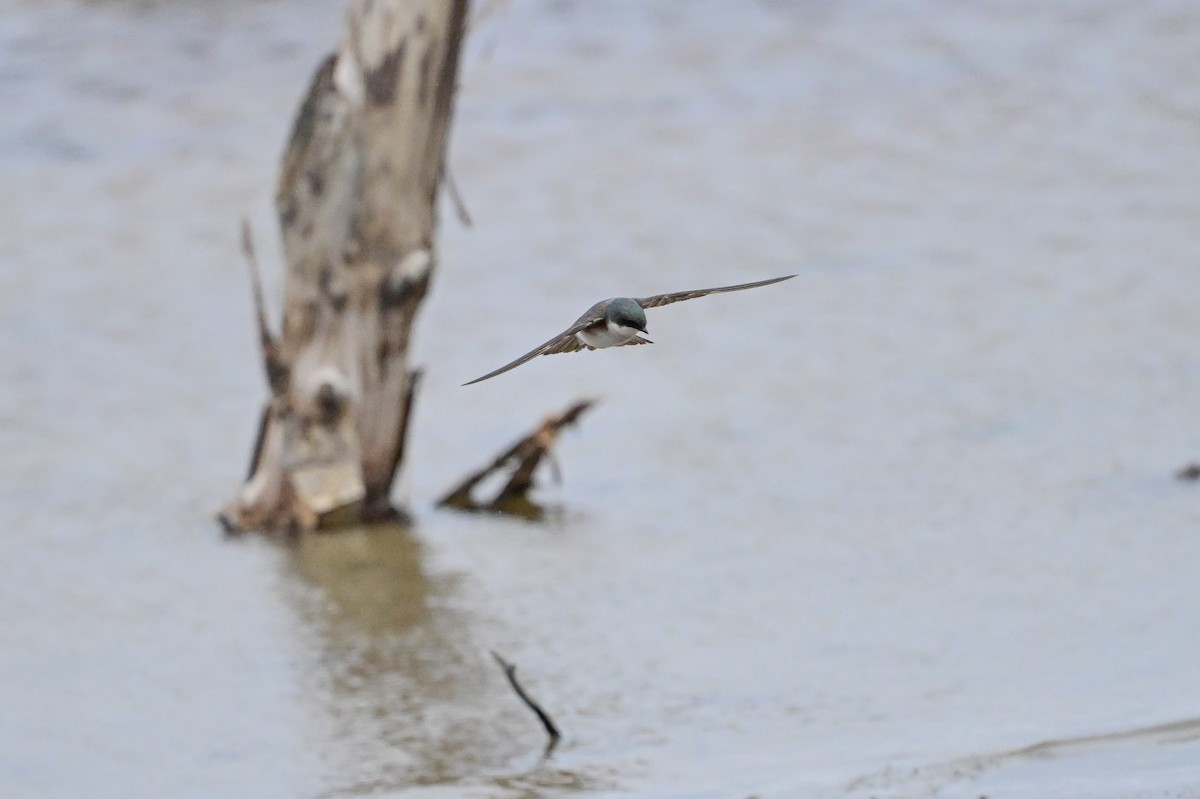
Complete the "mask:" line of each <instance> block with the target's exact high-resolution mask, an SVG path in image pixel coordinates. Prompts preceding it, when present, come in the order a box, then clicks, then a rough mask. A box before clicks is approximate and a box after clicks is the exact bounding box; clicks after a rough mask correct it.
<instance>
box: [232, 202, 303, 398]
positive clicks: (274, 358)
mask: <svg viewBox="0 0 1200 799" xmlns="http://www.w3.org/2000/svg"><path fill="white" fill-rule="evenodd" d="M242 254H243V255H245V256H246V265H247V266H249V267H250V288H251V291H253V292H254V316H255V319H256V320H257V322H258V342H259V344H260V345H262V355H263V368H264V369H265V370H266V373H267V383H268V385H270V387H271V394H272V396H275V397H282V396H283V395H284V393H286V391H287V386H288V381H289V380H290V379H291V369H289V368H288V365H287V362H286V361H285V360H284V358H283V352H282V350H281V349H280V347H279V342H278V341H277V340H276V338H275V336H274V334H273V333H271V326H270V325H269V324H268V323H267V304H266V301H265V300H264V299H263V288H262V273H261V272H260V271H259V268H258V256H257V255H256V254H255V252H254V236H253V234H252V233H251V231H250V220H248V219H246V218H245V217H243V218H242Z"/></svg>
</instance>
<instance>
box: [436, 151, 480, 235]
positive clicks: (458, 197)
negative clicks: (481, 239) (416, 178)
mask: <svg viewBox="0 0 1200 799" xmlns="http://www.w3.org/2000/svg"><path fill="white" fill-rule="evenodd" d="M442 180H443V181H444V182H445V184H446V191H447V192H449V194H450V202H452V203H453V204H454V212H455V213H456V214H458V221H459V222H461V223H462V224H463V227H474V225H475V223H474V222H473V221H472V220H471V214H470V212H469V211H467V204H466V203H465V202H464V201H463V196H462V193H461V192H460V191H459V190H458V182H457V181H455V180H454V175H453V174H452V173H451V172H450V165H449V164H447V163H446V162H445V161H443V162H442Z"/></svg>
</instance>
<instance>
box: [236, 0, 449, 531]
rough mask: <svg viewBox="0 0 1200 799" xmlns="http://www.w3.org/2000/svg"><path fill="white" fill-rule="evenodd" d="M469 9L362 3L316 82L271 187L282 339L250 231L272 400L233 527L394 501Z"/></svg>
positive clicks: (314, 517)
mask: <svg viewBox="0 0 1200 799" xmlns="http://www.w3.org/2000/svg"><path fill="white" fill-rule="evenodd" d="M466 11H467V0H352V2H351V5H350V10H349V13H348V17H347V24H346V31H345V34H344V35H343V38H342V42H341V46H340V47H339V49H338V51H337V53H336V54H334V55H331V56H330V57H329V58H327V59H326V60H325V62H324V63H323V64H322V65H321V67H320V68H319V69H318V70H317V73H316V75H315V77H314V78H313V81H312V85H311V87H310V88H309V92H308V96H307V98H306V99H305V100H304V103H303V105H302V106H301V108H300V111H299V113H298V115H297V117H296V121H295V124H294V127H293V130H292V135H291V139H290V141H289V142H288V145H287V149H286V151H285V152H284V156H283V164H282V169H281V172H280V176H279V185H278V189H277V191H276V196H275V206H276V210H277V212H278V214H279V223H280V228H281V232H282V236H283V252H284V258H285V261H286V263H285V267H286V270H287V271H286V278H285V288H284V308H283V324H282V330H281V331H280V333H279V334H278V335H276V334H274V333H273V332H272V331H271V330H270V327H269V325H268V322H267V315H266V312H265V310H264V308H263V300H262V293H261V289H260V288H259V280H258V275H257V267H256V265H255V264H254V262H253V247H252V243H251V242H250V239H249V235H248V233H247V234H246V236H245V238H244V242H243V244H244V247H245V249H246V251H247V256H248V258H249V259H250V261H251V265H252V267H254V272H255V275H254V287H255V305H256V310H257V313H258V326H259V335H260V340H261V343H262V351H263V362H264V367H265V370H266V373H267V381H268V384H269V386H270V389H271V397H270V400H269V401H268V402H267V404H266V407H265V408H264V410H263V417H262V423H261V426H260V431H259V436H258V441H257V443H256V445H255V447H254V455H253V458H252V462H251V467H250V475H249V477H248V478H247V480H246V482H245V484H244V485H243V486H242V488H241V490H240V491H239V492H238V494H237V496H236V497H235V498H234V500H233V501H232V502H231V503H230V504H229V505H228V506H227V507H226V508H225V509H224V510H223V511H222V513H221V520H222V522H223V524H224V525H225V526H226V528H227V529H229V530H231V531H240V530H247V529H312V528H316V527H323V526H331V525H336V524H340V523H349V522H356V521H360V520H364V519H371V518H379V517H383V516H387V515H389V514H392V513H394V511H393V509H392V506H391V503H390V499H389V495H390V493H391V487H392V482H393V480H394V478H395V475H396V471H397V469H398V467H399V465H400V462H401V460H402V459H403V456H404V441H405V433H406V431H407V428H408V423H409V419H410V416H411V413H412V406H413V397H414V394H415V391H416V386H417V382H418V379H419V372H417V371H416V370H415V369H412V368H411V367H410V359H409V353H408V345H409V339H410V333H411V330H412V325H413V322H414V320H415V318H416V315H417V311H418V308H419V307H420V304H421V301H422V300H423V299H424V297H425V293H426V290H427V289H428V286H429V281H430V277H431V275H432V273H433V269H434V266H435V263H436V256H435V249H434V233H435V229H436V225H437V209H436V205H437V196H438V188H439V183H440V180H441V176H442V175H443V174H444V169H443V162H444V158H445V149H446V138H447V133H448V131H449V127H450V118H451V112H452V107H453V99H454V92H455V88H456V73H457V68H458V58H459V49H460V45H461V42H462V37H463V30H464V19H465V16H466Z"/></svg>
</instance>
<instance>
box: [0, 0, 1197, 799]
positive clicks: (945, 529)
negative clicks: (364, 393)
mask: <svg viewBox="0 0 1200 799" xmlns="http://www.w3.org/2000/svg"><path fill="white" fill-rule="evenodd" d="M337 6H340V4H334V3H325V2H317V1H316V0H278V1H277V2H254V3H235V2H225V1H224V0H211V2H194V3H182V2H179V3H171V2H150V3H135V2H101V3H73V2H63V1H62V0H45V1H44V2H38V3H34V2H19V1H17V0H5V1H4V2H0V11H2V13H0V108H3V109H4V110H5V111H6V112H7V113H4V114H2V115H0V177H2V181H0V184H2V186H3V189H2V190H0V192H2V193H0V196H2V197H3V204H4V205H3V207H4V211H3V214H2V215H0V318H2V319H3V325H4V328H3V329H4V331H5V333H6V335H4V336H3V337H0V375H2V376H3V386H4V391H2V392H0V443H2V444H3V446H2V447H0V521H3V528H4V533H5V534H4V535H3V536H0V578H2V579H0V640H2V641H3V646H0V795H3V796H14V797H18V796H19V797H25V796H37V797H42V798H43V799H59V798H61V799H66V798H67V797H71V798H72V799H73V798H74V797H79V796H88V797H95V798H96V799H106V798H107V797H114V798H115V797H121V798H122V799H124V797H128V796H130V795H131V794H134V795H138V796H161V797H197V798H199V797H205V799H209V798H211V797H214V796H240V797H281V798H282V797H291V798H294V797H314V798H315V797H345V796H373V797H374V796H380V797H384V796H406V797H409V796H412V797H423V796H428V797H462V796H468V797H497V798H498V799H509V797H566V796H574V795H579V796H587V797H603V796H646V797H651V796H652V797H748V796H757V797H762V798H763V799H766V798H767V797H780V798H789V799H790V798H791V797H829V796H847V797H868V796H876V797H885V796H886V797H911V796H933V795H940V796H979V795H984V794H986V795H989V796H1004V797H1078V796H1099V797H1132V796H1137V797H1158V796H1181V795H1184V796H1193V795H1200V743H1198V741H1200V722H1197V721H1195V719H1197V718H1198V717H1200V669H1197V668H1196V661H1197V655H1198V654H1200V652H1198V650H1197V643H1196V642H1197V641H1198V640H1200V612H1198V611H1197V608H1200V581H1198V580H1197V579H1196V573H1197V563H1198V561H1200V534H1198V532H1197V530H1198V528H1200V526H1198V522H1200V494H1198V493H1197V491H1196V489H1195V486H1193V485H1188V484H1183V483H1180V482H1178V481H1176V480H1175V479H1174V478H1173V476H1172V475H1173V473H1174V471H1175V470H1176V469H1178V468H1179V467H1180V466H1182V465H1183V464H1184V463H1185V462H1187V461H1188V460H1190V459H1193V458H1197V457H1200V410H1198V409H1200V349H1198V347H1197V343H1198V342H1200V315H1197V313H1196V302H1197V297H1200V265H1198V264H1200V99H1198V98H1200V92H1198V91H1197V89H1198V87H1200V12H1198V11H1197V10H1196V9H1195V8H1194V6H1193V4H1191V3H1187V2H1182V0H1180V1H1179V2H1172V1H1171V0H1164V1H1163V2H1157V3H1150V4H1140V3H1105V2H1099V3H1097V2H1088V3H1084V2H1070V1H1069V0H1064V1H1063V2H1058V3H1053V4H1041V3H1008V2H996V3H987V2H982V3H972V4H961V3H927V4H923V5H921V6H919V7H918V6H915V5H911V4H901V3H887V2H867V3H853V4H851V3H838V2H823V1H820V0H812V1H811V2H803V1H802V0H796V2H783V1H782V0H775V1H773V2H757V3H736V4H735V3H718V2H715V0H712V1H710V0H702V1H699V2H691V3H687V4H683V3H674V2H666V1H665V0H664V1H663V2H657V1H656V2H636V3H635V2H608V1H607V0H606V1H605V2H589V3H582V2H562V1H561V0H558V1H553V0H514V2H511V3H501V4H498V5H495V6H493V7H492V9H491V11H492V13H490V15H489V16H488V17H487V19H486V20H484V21H481V22H480V23H479V24H478V26H477V27H476V29H475V32H474V34H473V36H472V39H471V44H470V47H469V48H468V51H467V53H466V55H465V61H464V68H463V69H464V71H463V82H462V91H461V94H460V97H459V105H458V114H457V118H456V121H455V129H454V136H453V141H452V147H451V158H450V163H451V168H452V170H453V172H454V175H455V177H456V178H457V181H458V183H459V184H460V185H461V187H462V189H463V192H464V194H465V195H466V198H467V202H468V204H469V206H470V210H471V212H472V214H473V216H474V217H475V219H476V225H475V227H474V228H471V229H465V228H463V227H462V226H460V225H459V224H457V223H456V222H455V221H454V219H453V217H452V215H451V214H449V213H446V214H444V221H445V224H444V225H443V228H442V234H441V256H442V258H441V265H440V271H439V272H438V274H437V280H436V285H435V288H434V292H433V295H432V297H431V299H430V301H429V303H428V304H427V306H426V310H425V313H424V314H423V316H422V318H421V321H420V326H419V330H418V340H417V353H418V356H419V358H420V360H421V361H422V362H423V363H425V364H426V365H427V367H428V372H427V379H426V382H425V384H424V386H423V389H422V394H421V397H420V400H419V406H418V409H417V420H416V422H417V427H416V429H415V433H414V438H413V442H412V455H411V459H410V461H409V463H408V464H407V466H406V469H405V473H404V476H403V478H402V480H401V481H400V485H399V486H398V489H397V498H398V499H399V500H401V501H403V502H405V503H408V504H409V505H410V506H411V507H412V508H413V509H414V511H415V514H416V519H417V520H416V523H415V525H414V526H413V527H412V528H411V529H395V528H382V529H375V530H359V531H354V532H350V533H346V534H342V535H336V536H312V537H307V538H305V539H303V540H302V541H300V542H298V543H297V544H296V545H295V546H282V545H278V544H276V543H274V542H269V541H264V540H261V539H258V538H248V539H242V540H236V541H225V540H222V538H221V536H220V535H219V533H218V530H217V528H216V525H215V524H214V522H213V513H214V512H215V510H216V509H217V508H218V507H219V506H220V505H221V504H222V503H223V502H224V501H225V500H226V499H227V498H228V497H229V496H230V495H231V494H232V492H233V491H234V490H235V489H236V487H237V485H238V483H239V480H240V478H241V476H242V472H243V469H244V466H245V461H246V458H247V457H248V454H249V447H250V444H251V441H252V437H253V432H254V424H255V420H256V418H257V416H256V409H257V407H258V404H259V403H260V402H261V400H262V398H263V396H264V392H265V388H264V386H263V385H262V384H261V378H260V374H259V368H258V364H257V363H256V355H255V342H254V336H253V330H252V326H251V313H250V306H249V291H248V288H247V278H246V274H245V270H244V267H243V265H242V263H241V261H240V258H239V256H238V253H237V237H236V227H237V220H238V218H239V217H240V216H241V215H242V214H243V213H249V214H250V215H251V217H252V218H253V219H254V221H255V223H256V225H257V227H258V229H259V231H260V240H262V242H263V246H262V249H264V250H265V254H266V255H267V256H268V263H270V262H271V260H270V259H271V258H272V257H274V258H277V252H278V248H277V246H274V245H275V242H274V235H273V228H272V227H271V224H272V211H271V208H270V197H271V194H272V186H273V182H274V179H275V172H276V169H277V163H278V155H279V153H280V151H281V149H282V146H283V142H284V139H285V136H286V134H287V131H288V126H289V124H290V119H291V115H292V114H293V112H294V110H295V108H296V106H297V103H298V101H299V98H300V96H301V94H302V93H303V90H304V88H305V86H306V82H307V80H308V77H309V75H310V74H311V71H312V70H313V69H314V67H315V65H316V64H317V63H318V60H319V58H320V56H321V55H322V54H323V53H324V52H325V51H326V50H327V49H329V48H330V47H331V46H332V43H333V42H334V41H335V40H336V37H337V35H338V30H339V25H340V16H341V10H340V8H338V7H337ZM275 263H276V264H277V260H276V261H275ZM272 271H273V272H274V277H273V279H272V281H271V282H272V286H273V288H274V289H275V292H276V293H275V294H274V295H273V296H276V297H277V296H278V289H279V276H278V275H279V270H278V267H277V266H276V267H275V268H274V269H273V270H272ZM787 272H798V273H799V277H798V278H797V279H796V280H793V281H790V282H788V283H785V284H782V285H780V286H773V287H771V288H769V289H764V290H762V291H761V292H756V293H753V294H750V293H748V294H740V295H730V296H726V297H719V298H712V299H708V300H704V301H702V302H697V303H688V304H686V305H679V306H672V307H671V308H667V309H662V310H659V311H655V312H653V315H652V316H651V318H650V330H651V332H652V333H653V336H652V337H653V338H654V340H655V341H656V344H655V346H654V347H646V348H638V349H637V350H636V351H621V352H599V353H591V354H585V355H579V356H572V357H566V356H564V357H562V358H561V359H559V358H554V359H551V358H544V359H540V360H539V361H537V362H534V363H531V364H529V365H527V366H524V367H522V368H521V369H520V370H518V371H515V372H513V373H511V374H507V375H504V376H503V377H501V378H497V379H495V380H493V381H488V382H487V383H484V384H481V385H478V386H472V387H471V388H469V389H465V388H460V387H459V384H460V383H462V382H464V381H465V380H467V379H469V378H471V377H474V376H476V375H478V374H481V373H483V372H484V371H487V370H490V369H492V368H494V367H495V366H497V365H499V364H500V363H503V362H505V361H506V360H508V359H510V358H512V357H513V356H515V355H517V354H519V353H521V352H524V351H525V350H527V349H528V348H530V347H532V346H533V345H535V344H536V343H537V342H540V341H542V340H544V339H545V338H546V337H548V336H549V335H550V334H552V333H553V332H554V331H556V330H559V329H561V328H562V327H563V326H564V325H565V324H567V323H568V322H570V321H571V320H572V319H574V318H575V317H576V316H577V315H578V314H579V313H580V312H581V311H582V310H583V309H584V308H586V307H587V306H588V305H590V304H591V303H592V302H594V301H595V300H597V299H599V298H601V297H606V296H613V295H615V294H634V295H641V294H651V293H657V292H661V291H672V290H678V289H683V288H692V287H697V286H706V285H719V284H722V283H732V282H739V281H746V280H753V279H758V278H765V277H770V276H774V275H776V274H783V273H787ZM579 397H597V398H600V399H601V400H602V402H601V404H600V405H599V406H597V408H596V410H595V411H594V412H593V413H592V414H591V415H590V416H589V417H586V418H585V419H584V421H583V423H582V425H581V426H580V427H579V429H578V430H576V431H573V432H572V433H570V434H569V435H567V436H566V437H565V438H564V440H563V441H562V443H561V447H560V452H559V461H560V466H561V469H562V472H563V483H562V484H561V485H557V486H556V485H548V486H547V487H546V488H545V489H544V491H543V498H544V499H545V500H547V501H548V502H550V503H552V504H553V505H555V506H556V507H557V511H556V512H555V513H553V514H552V515H551V518H550V521H548V522H546V523H543V524H529V523H524V522H519V521H511V520H505V519H493V518H485V517H473V516H462V515H456V514H451V513H442V512H438V511H436V510H435V509H433V508H432V507H431V502H432V500H433V499H434V498H435V497H437V496H438V494H439V492H441V491H443V490H444V489H446V488H447V487H448V486H449V484H450V483H452V482H453V481H455V480H456V479H458V478H459V477H460V476H461V475H463V474H464V473H465V472H466V471H468V470H469V469H471V468H473V467H475V466H476V465H478V464H479V463H481V462H482V461H484V460H485V459H486V458H488V457H490V456H491V455H492V454H493V453H494V452H495V451H497V450H498V449H500V448H501V447H502V446H504V445H506V444H507V443H508V442H509V441H510V440H511V439H512V438H513V437H514V436H516V435H517V434H518V433H520V432H521V431H522V430H523V429H525V428H526V427H528V426H529V425H531V424H532V423H534V422H535V421H536V420H537V419H539V418H540V416H541V415H542V414H543V413H546V412H550V411H554V410H559V409H562V408H564V407H566V405H567V404H568V403H570V402H571V401H573V400H574V399H576V398H579ZM490 649H496V650H498V651H500V652H502V653H504V654H505V655H506V656H507V657H508V658H509V659H511V660H513V661H515V662H516V663H517V664H518V666H519V669H520V674H521V676H522V677H523V679H524V681H525V683H526V685H527V687H528V688H529V689H530V691H531V692H532V693H533V694H534V695H535V696H537V697H538V698H539V699H540V700H541V701H542V703H543V704H545V705H546V707H547V708H548V709H549V710H550V711H551V712H552V713H553V714H554V715H555V717H556V719H557V721H558V722H559V725H560V726H561V727H562V728H563V729H564V731H565V740H564V741H563V744H562V745H561V746H560V747H559V749H558V751H557V752H555V753H554V755H553V756H552V757H551V758H550V759H549V760H543V759H542V758H541V756H540V752H541V748H542V744H543V736H542V733H541V730H540V729H539V728H538V726H537V725H536V722H535V721H534V720H533V719H532V717H531V716H530V715H529V714H528V713H527V712H526V711H525V709H524V708H522V707H521V706H520V705H519V703H518V702H517V700H516V699H515V697H514V696H513V695H512V693H511V691H510V690H509V688H508V686H507V684H506V683H505V682H504V678H503V675H502V674H501V673H500V672H499V670H498V669H497V668H496V667H495V664H494V663H492V662H491V659H490V656H489V654H488V651H489V650H490ZM1037 744H1044V745H1042V746H1035V745H1037ZM1031 747H1032V748H1031Z"/></svg>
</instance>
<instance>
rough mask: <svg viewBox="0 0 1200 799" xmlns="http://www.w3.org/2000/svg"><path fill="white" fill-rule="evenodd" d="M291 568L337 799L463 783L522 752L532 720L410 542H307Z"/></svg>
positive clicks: (347, 536)
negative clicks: (520, 712) (311, 636)
mask: <svg viewBox="0 0 1200 799" xmlns="http://www.w3.org/2000/svg"><path fill="white" fill-rule="evenodd" d="M292 565H293V567H294V569H295V572H296V573H297V574H298V575H299V576H300V578H301V579H302V581H303V582H302V583H300V582H295V583H293V586H294V587H295V588H296V589H297V590H294V591H289V592H288V594H289V596H290V597H291V598H293V599H294V601H293V604H294V607H295V609H296V611H297V614H298V615H299V616H300V618H301V621H302V624H303V626H304V627H305V628H306V629H307V630H309V631H312V632H313V633H315V637H316V638H317V639H318V653H317V656H316V658H315V659H314V661H312V662H311V664H310V667H311V672H310V673H309V674H308V675H307V676H306V679H305V680H304V682H305V685H306V689H307V692H308V693H309V695H310V696H315V697H316V702H315V704H316V705H317V706H318V707H319V708H320V711H321V712H320V714H319V715H320V716H323V717H324V718H322V720H321V721H320V723H319V730H318V732H317V733H316V737H317V739H318V740H317V741H316V742H315V748H316V749H317V750H319V751H322V752H326V753H328V756H329V758H330V762H329V764H328V765H329V767H330V769H331V772H332V773H333V774H335V775H336V777H335V779H336V784H334V785H330V786H329V787H330V789H331V790H332V791H333V792H335V793H342V792H351V793H355V792H362V791H364V790H366V791H374V790H379V789H385V788H401V787H405V786H411V785H417V784H437V783H445V782H455V781H459V780H462V779H464V778H467V777H471V776H473V775H478V774H479V773H481V772H489V771H490V772H494V771H495V770H496V769H497V768H498V767H501V766H502V765H503V764H505V763H507V762H509V761H510V760H511V759H512V758H513V757H514V756H516V755H519V754H521V753H522V752H523V748H522V747H521V746H520V744H519V743H518V741H519V740H520V739H521V738H522V737H523V736H521V735H520V732H522V730H523V724H522V722H524V721H525V720H524V719H522V718H519V717H514V716H513V714H511V713H510V712H509V710H510V705H509V702H510V701H511V699H510V697H509V696H507V695H506V694H505V693H504V692H502V691H500V690H497V686H496V683H495V674H494V667H493V666H491V664H490V663H488V662H487V661H486V660H484V658H483V656H482V653H483V651H485V650H486V647H485V646H481V645H478V644H476V643H474V642H473V641H472V634H471V629H470V627H471V622H470V619H469V618H467V617H466V616H465V615H463V613H461V612H460V611H458V610H456V609H455V608H454V607H453V603H452V602H451V601H450V600H451V598H452V596H453V594H454V592H455V580H454V579H453V578H452V577H446V576H431V575H429V574H428V573H427V572H426V570H425V568H424V565H423V563H422V552H421V546H420V543H419V542H418V541H417V539H416V538H414V537H413V536H412V535H411V534H410V533H409V532H408V531H407V530H405V529H404V528H401V527H398V526H381V527H374V528H362V529H354V530H347V531H345V532H343V533H339V534H338V535H322V534H306V535H302V536H300V538H299V539H298V542H297V544H296V548H295V550H294V556H293V558H292ZM313 588H315V589H316V590H311V589H313Z"/></svg>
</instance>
